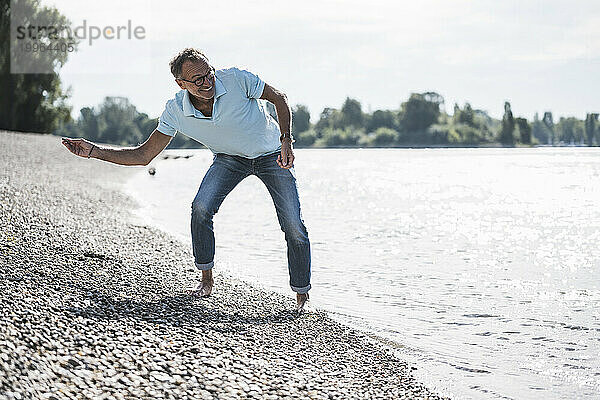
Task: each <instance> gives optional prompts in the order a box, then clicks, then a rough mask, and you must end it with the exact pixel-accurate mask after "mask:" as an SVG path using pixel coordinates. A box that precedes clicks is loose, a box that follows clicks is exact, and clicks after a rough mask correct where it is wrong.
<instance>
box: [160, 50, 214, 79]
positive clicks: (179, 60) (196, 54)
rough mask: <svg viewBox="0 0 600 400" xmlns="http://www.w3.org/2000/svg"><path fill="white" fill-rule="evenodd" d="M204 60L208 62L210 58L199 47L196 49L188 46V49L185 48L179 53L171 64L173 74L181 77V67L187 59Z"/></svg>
mask: <svg viewBox="0 0 600 400" xmlns="http://www.w3.org/2000/svg"><path fill="white" fill-rule="evenodd" d="M201 60H204V61H206V62H207V63H208V58H207V57H206V56H205V55H204V53H202V52H201V51H200V50H198V49H194V48H192V47H188V48H187V49H183V50H181V51H180V52H179V54H177V55H176V56H175V57H173V59H172V60H171V62H170V63H169V65H170V66H171V73H172V74H173V76H174V77H175V78H176V79H178V78H181V68H182V67H183V63H184V62H186V61H201Z"/></svg>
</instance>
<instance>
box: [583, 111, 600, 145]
mask: <svg viewBox="0 0 600 400" xmlns="http://www.w3.org/2000/svg"><path fill="white" fill-rule="evenodd" d="M597 122H598V114H596V113H592V114H590V113H588V114H587V115H586V116H585V137H586V139H587V145H588V146H593V145H594V136H595V133H596V123H597ZM597 143H598V144H600V141H598V142H597Z"/></svg>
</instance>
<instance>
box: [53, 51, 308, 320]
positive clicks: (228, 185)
mask: <svg viewBox="0 0 600 400" xmlns="http://www.w3.org/2000/svg"><path fill="white" fill-rule="evenodd" d="M170 66H171V73H172V74H173V76H174V77H175V82H176V83H177V85H179V87H180V88H181V89H182V90H181V91H179V92H178V93H177V94H176V95H175V97H174V98H173V99H171V100H169V101H168V102H167V104H166V105H165V110H164V111H163V113H162V115H161V117H160V119H159V124H158V127H157V128H156V130H155V131H154V132H152V134H151V135H150V137H149V138H148V140H146V141H145V142H144V143H143V144H141V145H139V146H137V147H133V148H108V147H101V146H98V145H97V144H95V143H92V142H89V141H87V140H85V139H68V138H63V144H64V145H65V146H66V147H67V148H68V149H69V150H70V151H71V152H73V153H74V154H76V155H79V156H82V157H87V158H97V159H100V160H104V161H109V162H112V163H116V164H121V165H148V163H150V161H152V160H153V159H154V158H155V157H156V156H157V155H158V154H159V153H160V152H161V151H162V150H163V149H164V148H165V147H166V146H167V145H168V144H169V141H170V140H171V138H172V137H173V136H175V134H176V133H177V132H181V133H183V134H184V135H186V136H189V137H191V138H192V139H194V140H196V141H198V142H200V143H202V144H204V145H205V146H206V147H208V148H209V149H210V150H211V151H212V152H213V163H212V165H211V166H210V168H209V169H208V171H207V172H206V175H205V176H204V179H203V180H202V183H201V184H200V188H199V189H198V192H197V194H196V197H195V198H194V200H193V202H192V207H191V208H192V210H191V232H192V247H193V252H194V259H195V260H194V261H195V265H196V267H197V268H198V269H199V270H201V271H202V280H201V281H200V282H199V284H198V286H197V287H196V288H194V289H192V290H191V291H190V292H189V293H190V294H192V295H197V296H200V297H206V296H209V295H210V294H211V292H212V289H213V284H214V280H213V276H212V268H213V266H214V255H215V237H214V234H213V216H214V215H215V214H216V213H217V211H218V209H219V207H220V205H221V203H222V202H223V200H224V199H225V197H226V196H227V195H228V194H229V193H230V192H231V191H232V190H233V189H234V188H235V186H236V185H237V184H238V183H239V182H241V181H242V180H243V179H244V178H246V177H248V176H250V175H256V176H257V177H258V178H259V179H260V180H261V181H262V182H263V183H264V184H265V186H266V187H267V190H268V191H269V193H270V195H271V198H272V199H273V203H274V205H275V211H276V212H277V218H278V220H279V225H280V227H281V230H282V231H283V232H284V233H285V240H286V242H287V259H288V270H289V274H290V286H291V288H292V290H293V291H294V292H296V309H297V311H298V312H302V311H304V309H305V306H306V304H307V301H308V291H309V290H310V288H311V285H310V275H311V254H310V241H309V239H308V232H307V230H306V227H305V226H304V221H303V219H302V214H301V211H300V201H299V197H298V190H297V186H296V177H295V173H294V153H293V150H292V142H293V140H292V136H291V117H290V116H291V112H290V107H289V105H288V102H287V98H286V96H285V94H283V93H282V92H280V91H279V90H277V89H275V88H273V87H272V86H270V85H268V84H266V83H265V82H263V81H262V80H261V79H260V78H259V77H258V76H256V75H255V74H253V73H251V72H248V71H245V70H240V69H238V68H228V69H219V70H215V69H214V68H213V67H212V66H211V65H210V64H209V61H208V59H207V58H206V56H205V55H204V54H202V53H201V52H200V51H199V50H197V49H193V48H188V49H184V50H183V51H181V52H180V53H179V54H178V55H177V56H175V57H174V58H173V59H172V60H171V63H170ZM258 99H264V100H267V101H270V102H271V103H273V104H274V105H275V109H276V111H277V117H278V120H279V123H277V121H275V119H273V117H271V115H270V114H269V113H268V111H267V109H266V107H265V105H264V104H263V103H262V102H260V101H258Z"/></svg>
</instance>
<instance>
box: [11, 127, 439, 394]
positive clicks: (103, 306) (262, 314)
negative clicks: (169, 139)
mask: <svg viewBox="0 0 600 400" xmlns="http://www.w3.org/2000/svg"><path fill="white" fill-rule="evenodd" d="M0 165H1V172H0V225H1V235H0V309H1V311H2V319H1V320H0V398H2V399H35V398H47V399H76V398H77V399H78V398H94V399H103V398H116V399H125V398H130V399H134V398H152V399H157V398H169V399H171V398H173V399H185V398H190V399H192V398H193V399H213V398H217V399H226V398H257V399H280V398H311V399H312V398H314V399H351V398H368V399H373V398H393V399H402V398H406V399H422V398H429V399H438V398H440V397H438V396H437V395H435V394H432V393H431V392H430V391H428V390H427V389H426V388H425V387H424V386H423V385H421V384H420V383H418V382H416V381H415V379H414V378H413V376H412V375H411V369H410V367H409V366H408V365H407V364H406V363H405V362H404V361H402V360H400V359H398V358H396V357H395V356H394V355H393V354H392V352H391V351H390V350H388V349H387V348H386V347H385V346H384V345H383V344H381V343H379V342H377V341H374V340H372V339H371V338H369V337H368V336H366V335H364V334H363V333H361V332H359V331H356V330H354V329H351V328H348V327H345V326H343V325H341V324H339V323H337V322H335V321H333V320H332V319H330V318H329V317H328V316H327V314H326V313H325V312H322V311H320V310H317V311H315V312H311V313H308V314H305V315H302V316H299V317H298V316H296V314H295V312H294V306H295V299H294V298H293V297H292V296H291V292H290V296H289V297H286V296H283V295H280V294H277V293H271V292H266V291H264V290H261V289H258V288H255V287H249V286H248V284H246V283H244V282H241V281H239V280H237V279H235V278H234V277H231V276H227V275H225V274H224V273H223V272H222V271H217V270H215V290H214V291H213V294H212V296H211V297H209V298H207V299H197V298H192V297H189V296H186V295H185V293H184V291H185V289H186V288H188V287H191V286H192V285H193V283H194V282H195V281H197V280H198V279H199V277H200V274H199V273H198V272H197V271H196V270H195V269H194V267H193V257H192V254H191V245H190V246H189V248H188V247H186V246H184V245H183V244H181V243H180V242H178V241H177V240H176V239H174V238H173V237H171V236H169V235H168V234H166V233H164V232H161V231H159V230H157V229H154V228H152V227H149V226H143V225H139V224H136V222H135V220H134V219H133V218H132V213H131V210H132V208H133V207H135V206H136V204H135V202H134V200H132V199H131V198H129V197H127V196H126V195H125V194H123V193H122V192H121V191H120V189H119V185H120V184H122V183H123V182H125V181H126V180H127V178H129V177H131V176H132V174H133V173H137V172H138V170H139V169H138V168H139V167H123V166H116V165H112V164H109V163H105V162H102V161H98V160H86V159H83V158H79V157H76V156H74V155H72V154H70V153H69V152H68V151H67V150H66V149H65V148H64V146H62V145H61V143H60V138H59V137H56V136H49V135H37V134H22V133H12V132H0Z"/></svg>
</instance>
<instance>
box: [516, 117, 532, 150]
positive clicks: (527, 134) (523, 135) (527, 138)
mask: <svg viewBox="0 0 600 400" xmlns="http://www.w3.org/2000/svg"><path fill="white" fill-rule="evenodd" d="M515 123H516V124H517V129H518V131H519V141H520V142H521V143H523V144H531V125H529V122H527V119H525V118H515Z"/></svg>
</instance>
